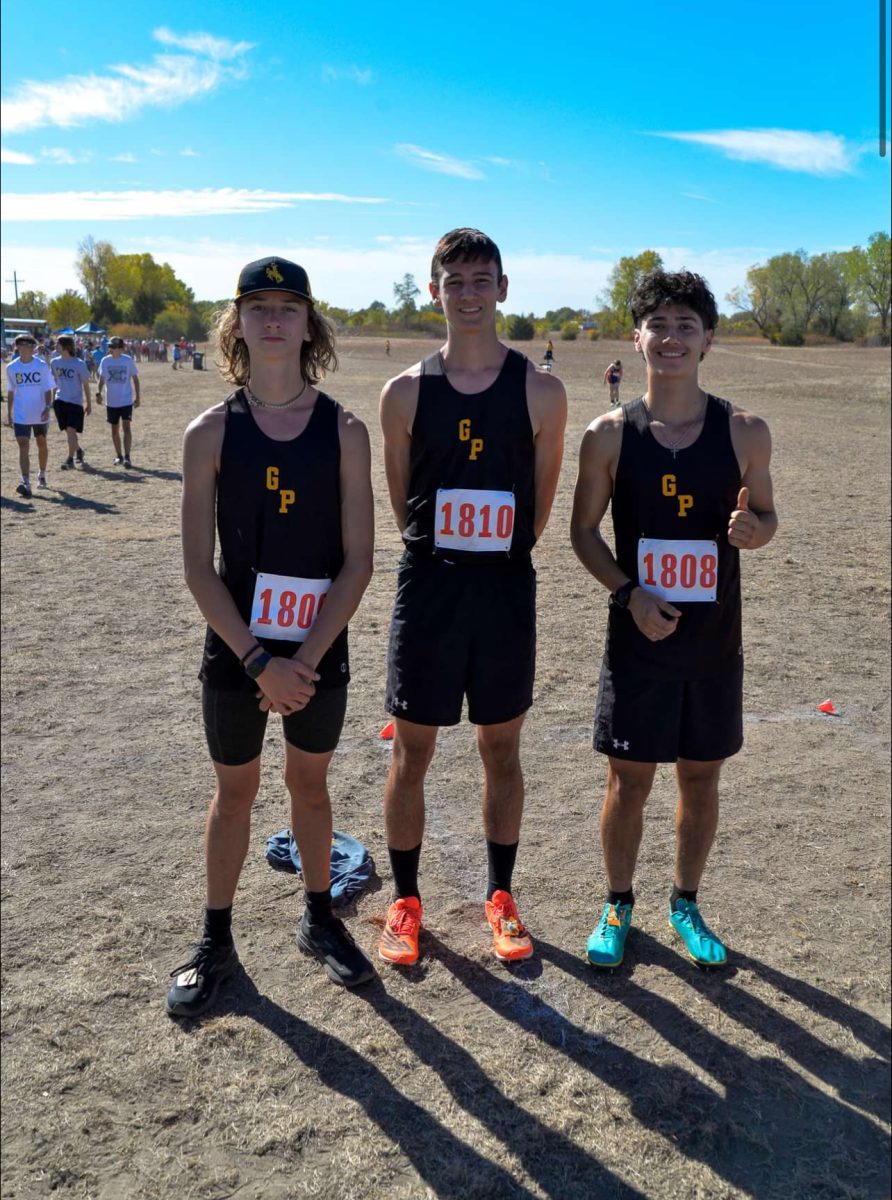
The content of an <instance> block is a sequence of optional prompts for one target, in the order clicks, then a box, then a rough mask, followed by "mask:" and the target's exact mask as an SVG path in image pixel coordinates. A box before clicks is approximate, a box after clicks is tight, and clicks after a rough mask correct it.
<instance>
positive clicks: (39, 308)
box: [15, 290, 49, 321]
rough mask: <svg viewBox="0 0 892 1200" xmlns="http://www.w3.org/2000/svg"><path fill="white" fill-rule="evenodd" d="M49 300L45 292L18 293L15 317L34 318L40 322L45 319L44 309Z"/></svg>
mask: <svg viewBox="0 0 892 1200" xmlns="http://www.w3.org/2000/svg"><path fill="white" fill-rule="evenodd" d="M48 303H49V300H48V299H47V294H46V292H34V291H30V290H29V291H27V292H19V303H18V310H17V311H16V314H15V315H16V316H17V317H34V318H35V319H36V320H38V321H41V320H44V319H45V318H46V309H47V304H48Z"/></svg>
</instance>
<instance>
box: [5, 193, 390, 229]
mask: <svg viewBox="0 0 892 1200" xmlns="http://www.w3.org/2000/svg"><path fill="white" fill-rule="evenodd" d="M306 201H312V202H328V203H333V204H385V203H387V201H386V200H385V199H384V198H383V197H379V196H345V195H343V194H341V193H339V192H269V191H264V190H263V189H261V188H255V189H250V190H249V189H248V188H203V189H201V190H189V189H184V190H181V191H158V192H148V191H132V192H42V193H41V192H34V193H25V192H7V193H6V195H5V196H4V197H3V220H4V221H132V220H135V219H137V218H142V219H148V218H151V217H208V216H223V215H233V214H238V213H258V212H270V211H272V210H274V209H281V208H293V207H294V205H295V204H299V203H302V202H306Z"/></svg>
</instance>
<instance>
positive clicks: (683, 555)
mask: <svg viewBox="0 0 892 1200" xmlns="http://www.w3.org/2000/svg"><path fill="white" fill-rule="evenodd" d="M718 568H719V556H718V546H717V545H716V543H715V542H708V541H669V540H666V539H663V538H640V539H639V542H638V582H639V583H640V584H641V586H642V587H643V588H647V590H648V591H649V592H654V593H655V594H656V595H657V596H661V597H662V598H663V599H664V600H699V601H709V600H715V598H716V588H717V584H718Z"/></svg>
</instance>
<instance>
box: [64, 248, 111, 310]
mask: <svg viewBox="0 0 892 1200" xmlns="http://www.w3.org/2000/svg"><path fill="white" fill-rule="evenodd" d="M114 257H115V248H114V246H113V245H112V244H111V242H97V241H94V239H93V238H92V237H87V238H84V240H83V241H82V242H81V243H80V245H79V246H78V248H77V258H76V259H75V263H74V267H75V270H76V271H77V277H78V279H79V280H80V281H81V285H82V286H83V289H84V295H85V296H86V297H87V303H88V304H89V305H90V308H91V309H92V310H93V316H94V317H96V304H97V302H98V301H99V300H100V298H101V297H103V296H106V295H108V294H109V285H108V268H109V264H110V263H111V261H112V259H113V258H114Z"/></svg>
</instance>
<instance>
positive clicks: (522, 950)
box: [486, 891, 533, 962]
mask: <svg viewBox="0 0 892 1200" xmlns="http://www.w3.org/2000/svg"><path fill="white" fill-rule="evenodd" d="M486 919H487V921H489V923H490V925H491V926H492V947H493V950H494V951H495V956H496V958H498V959H500V960H501V962H520V961H521V960H522V959H524V958H529V957H530V955H531V954H532V953H533V939H532V938H531V937H530V935H529V934H528V933H527V931H526V929H525V928H524V924H523V921H521V919H520V917H519V916H518V913H517V905H516V904H515V903H514V897H513V896H512V895H511V893H510V892H503V891H497V892H493V897H492V900H487V902H486Z"/></svg>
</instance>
